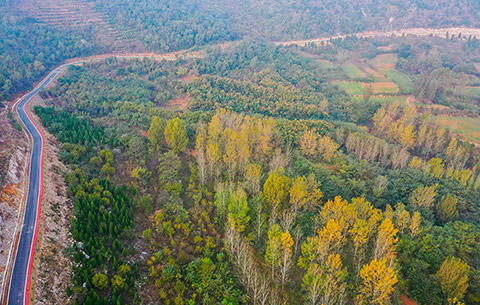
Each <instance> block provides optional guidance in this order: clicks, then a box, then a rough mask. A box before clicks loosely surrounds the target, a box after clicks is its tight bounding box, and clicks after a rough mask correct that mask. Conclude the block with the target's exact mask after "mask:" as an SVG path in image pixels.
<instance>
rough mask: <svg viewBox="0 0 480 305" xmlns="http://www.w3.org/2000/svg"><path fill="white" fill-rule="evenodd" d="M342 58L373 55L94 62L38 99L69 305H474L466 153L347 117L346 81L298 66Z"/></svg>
mask: <svg viewBox="0 0 480 305" xmlns="http://www.w3.org/2000/svg"><path fill="white" fill-rule="evenodd" d="M407 41H408V40H407ZM408 42H411V43H412V47H411V49H413V48H414V47H415V46H416V41H415V40H414V39H413V40H410V41H408ZM432 43H433V42H432ZM449 43H453V44H457V43H460V42H458V41H452V42H449ZM356 44H358V47H353V48H351V50H359V51H355V52H367V53H370V54H371V58H376V57H377V56H378V55H379V54H382V53H381V51H380V50H381V49H379V48H381V47H382V46H383V45H385V44H381V43H379V42H377V41H373V42H372V41H363V40H356V41H355V40H352V41H348V40H347V41H344V42H336V43H335V44H332V45H325V46H323V47H322V46H320V47H319V46H316V47H313V46H311V47H307V48H303V49H302V48H298V47H281V46H275V45H271V44H268V43H258V42H246V43H244V44H241V45H239V46H237V47H235V48H231V49H224V50H219V49H216V48H212V49H211V51H209V53H208V54H207V56H205V57H204V58H199V59H189V60H178V61H175V62H165V61H164V62H156V61H151V60H148V59H143V60H138V59H136V60H129V61H125V60H118V59H108V60H106V61H103V62H96V63H89V64H85V65H83V66H81V67H72V68H70V69H69V71H68V72H67V73H66V74H65V75H63V76H62V77H60V79H59V80H58V82H57V85H56V86H55V87H52V88H50V89H47V90H45V91H43V92H42V93H41V95H42V97H43V98H44V99H46V101H47V107H46V108H36V112H37V114H38V115H39V117H40V118H41V121H42V124H44V125H45V126H46V127H47V128H48V129H49V131H50V132H52V133H53V134H55V135H56V137H57V139H59V141H60V142H61V143H62V144H61V147H62V153H61V156H62V159H63V160H64V162H67V163H69V164H70V167H71V172H70V173H67V174H66V181H67V183H68V186H69V194H70V198H71V200H72V202H73V203H74V209H75V215H76V218H75V219H76V220H75V221H74V222H73V223H72V227H71V231H72V234H73V236H74V238H75V244H74V245H73V249H74V251H73V252H72V259H74V260H75V262H76V264H75V265H74V269H73V273H74V277H73V279H72V282H71V283H70V284H68V285H66V288H65V289H67V292H68V293H69V295H71V296H72V299H73V300H74V302H75V303H76V304H123V303H125V302H126V303H131V302H137V303H151V302H159V301H160V302H161V303H164V304H218V303H221V304H278V303H285V304H299V303H304V304H353V303H355V304H399V303H400V302H401V301H400V296H401V295H403V296H407V297H409V298H412V299H414V300H415V301H417V302H418V303H419V304H476V303H477V302H479V300H480V286H479V285H478V283H479V282H480V281H479V279H480V265H479V261H478V259H477V258H478V257H480V256H479V255H480V223H479V222H478V219H479V216H480V206H479V202H480V178H479V176H480V175H479V174H480V172H479V165H480V163H479V160H480V158H479V156H480V151H479V150H478V148H476V147H475V145H473V144H472V143H470V142H468V141H467V140H464V139H462V138H459V137H455V136H454V134H453V133H451V132H450V131H449V130H448V129H447V128H444V127H441V126H438V125H437V122H436V121H435V120H434V119H433V117H432V116H431V115H429V113H428V112H425V111H424V109H425V108H424V107H425V106H424V105H422V104H420V103H419V104H417V105H418V108H417V106H415V105H408V104H407V105H405V104H401V103H400V102H398V101H397V102H395V101H393V102H385V101H383V102H382V101H367V102H365V101H364V100H363V99H362V100H356V99H355V98H354V97H352V96H350V95H349V94H348V92H345V91H344V90H342V89H341V88H339V87H337V86H335V85H334V84H333V83H332V79H331V77H332V75H335V74H336V75H340V76H341V75H343V77H346V76H345V74H344V73H346V71H348V70H343V69H342V70H338V68H337V69H335V70H333V74H331V75H328V74H323V73H322V71H325V70H324V69H325V67H323V66H321V65H319V64H318V61H316V60H312V59H311V57H309V56H305V54H311V53H314V52H316V54H323V56H326V57H325V58H328V56H329V55H328V54H330V53H335V52H338V50H339V49H343V50H346V51H345V52H346V53H345V54H348V50H349V45H353V46H355V45H356ZM372 46H374V47H375V49H376V50H377V51H376V53H375V54H372V53H371V52H368V50H369V49H371V48H372ZM321 48H324V49H323V50H324V51H323V52H320V50H321ZM403 49H406V48H405V46H403V47H401V48H399V49H398V50H403ZM379 52H380V53H379ZM472 52H476V51H472ZM347 58H348V57H347ZM365 58H367V59H368V57H365ZM322 60H323V59H322ZM330 60H332V59H331V58H330ZM409 60H412V59H411V58H410V59H409ZM371 67H374V68H375V67H376V66H375V65H373V64H372V66H371ZM442 68H443V69H449V68H447V67H442ZM328 69H331V67H328ZM397 69H399V70H400V69H404V68H401V66H398V67H397ZM434 69H435V68H434ZM449 70H450V69H449ZM378 71H382V72H383V73H385V71H383V70H381V69H380V68H378ZM402 71H403V72H402V73H415V72H407V71H406V70H405V69H404V70H402ZM431 71H433V70H431ZM450 71H458V70H456V69H452V70H450ZM422 72H424V71H422ZM422 72H416V73H417V74H416V75H417V76H418V75H421V73H422ZM424 73H425V72H424ZM452 73H466V72H452ZM470 73H471V74H470V75H471V76H470V77H473V76H474V74H475V73H476V72H475V73H473V74H472V72H470ZM385 74H387V73H385ZM388 75H390V74H388ZM408 75H414V74H408ZM429 75H432V74H429ZM412 78H413V76H412ZM395 80H396V79H395ZM372 81H375V80H374V79H372ZM415 86H418V85H415ZM414 90H415V89H414ZM392 98H396V96H395V95H393V96H392ZM178 99H181V100H186V101H188V105H187V106H184V105H177V104H171V101H175V100H178ZM372 99H373V97H372ZM345 105H350V106H349V107H346V106H345ZM359 107H361V108H359ZM62 109H65V110H62ZM359 111H363V112H361V114H360V115H359ZM106 215H117V216H115V217H114V218H110V217H109V216H106ZM92 223H96V224H98V223H99V224H100V225H98V226H95V227H93V226H92ZM459 241H461V242H459ZM80 245H81V246H80ZM91 257H93V258H94V260H92V259H89V258H91Z"/></svg>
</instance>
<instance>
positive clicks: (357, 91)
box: [333, 81, 363, 95]
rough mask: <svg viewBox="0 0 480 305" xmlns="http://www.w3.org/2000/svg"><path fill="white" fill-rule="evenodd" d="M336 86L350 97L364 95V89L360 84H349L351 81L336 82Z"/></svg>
mask: <svg viewBox="0 0 480 305" xmlns="http://www.w3.org/2000/svg"><path fill="white" fill-rule="evenodd" d="M333 84H334V85H337V86H338V87H340V88H341V89H343V90H345V92H347V94H349V95H362V94H363V87H362V85H361V84H360V83H356V82H349V81H335V82H333Z"/></svg>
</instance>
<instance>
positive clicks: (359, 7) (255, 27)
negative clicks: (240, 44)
mask: <svg viewBox="0 0 480 305" xmlns="http://www.w3.org/2000/svg"><path fill="white" fill-rule="evenodd" d="M95 2H96V3H97V5H98V6H97V7H98V9H99V10H102V11H105V12H107V14H109V15H110V18H111V19H112V20H113V21H114V22H115V23H119V24H121V25H123V26H124V27H125V28H126V29H127V28H128V29H129V30H130V31H132V32H131V33H132V35H136V37H140V38H141V39H142V40H143V41H144V42H145V43H147V44H148V45H150V46H152V47H153V48H154V49H155V50H158V51H171V50H178V49H182V48H186V47H192V46H198V45H202V44H205V43H218V42H223V41H229V40H234V39H237V38H261V39H267V40H273V41H285V40H292V39H309V38H316V37H322V36H323V37H324V36H332V35H337V34H351V33H358V32H363V31H372V30H380V31H388V30H391V29H401V28H408V27H453V26H467V27H468V26H471V27H475V26H477V25H478V17H479V16H478V10H479V8H480V7H479V3H478V2H476V1H470V0H465V1H457V2H451V1H448V0H442V1H435V2H427V1H423V0H408V1H393V2H392V1H384V0H380V1H374V2H372V1H366V0H362V1H358V0H355V1H354V0H348V1H341V2H338V1H329V0H311V1H300V2H299V1H293V2H289V1H283V0H276V1H270V2H264V3H263V2H259V1H243V2H242V3H238V1H223V2H222V3H221V4H220V3H218V2H215V1H201V0H185V1H167V2H153V3H152V2H148V1H140V2H138V1H119V0H116V1H104V0H97V1H95ZM147 7H148V11H147V10H146V9H145V8H147ZM158 29H160V30H158ZM179 33H182V35H178V34H179Z"/></svg>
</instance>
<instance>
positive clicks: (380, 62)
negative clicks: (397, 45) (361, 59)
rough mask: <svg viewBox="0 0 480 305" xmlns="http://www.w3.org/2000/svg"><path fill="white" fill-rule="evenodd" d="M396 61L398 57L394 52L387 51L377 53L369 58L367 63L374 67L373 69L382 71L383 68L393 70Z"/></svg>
mask: <svg viewBox="0 0 480 305" xmlns="http://www.w3.org/2000/svg"><path fill="white" fill-rule="evenodd" d="M397 61H398V57H397V55H396V54H393V53H387V54H381V55H378V56H377V57H375V58H373V59H371V60H370V61H369V63H370V64H371V65H372V66H373V67H375V69H377V70H379V71H380V72H382V71H383V70H394V69H395V64H396V63H397Z"/></svg>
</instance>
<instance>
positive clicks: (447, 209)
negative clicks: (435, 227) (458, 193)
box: [437, 194, 458, 224]
mask: <svg viewBox="0 0 480 305" xmlns="http://www.w3.org/2000/svg"><path fill="white" fill-rule="evenodd" d="M457 203H458V199H457V197H455V196H453V195H450V194H447V195H445V196H443V197H442V199H441V200H440V202H439V203H438V204H437V216H438V220H439V221H440V222H441V223H443V224H444V223H447V222H449V221H452V220H455V219H456V218H458V210H457Z"/></svg>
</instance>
